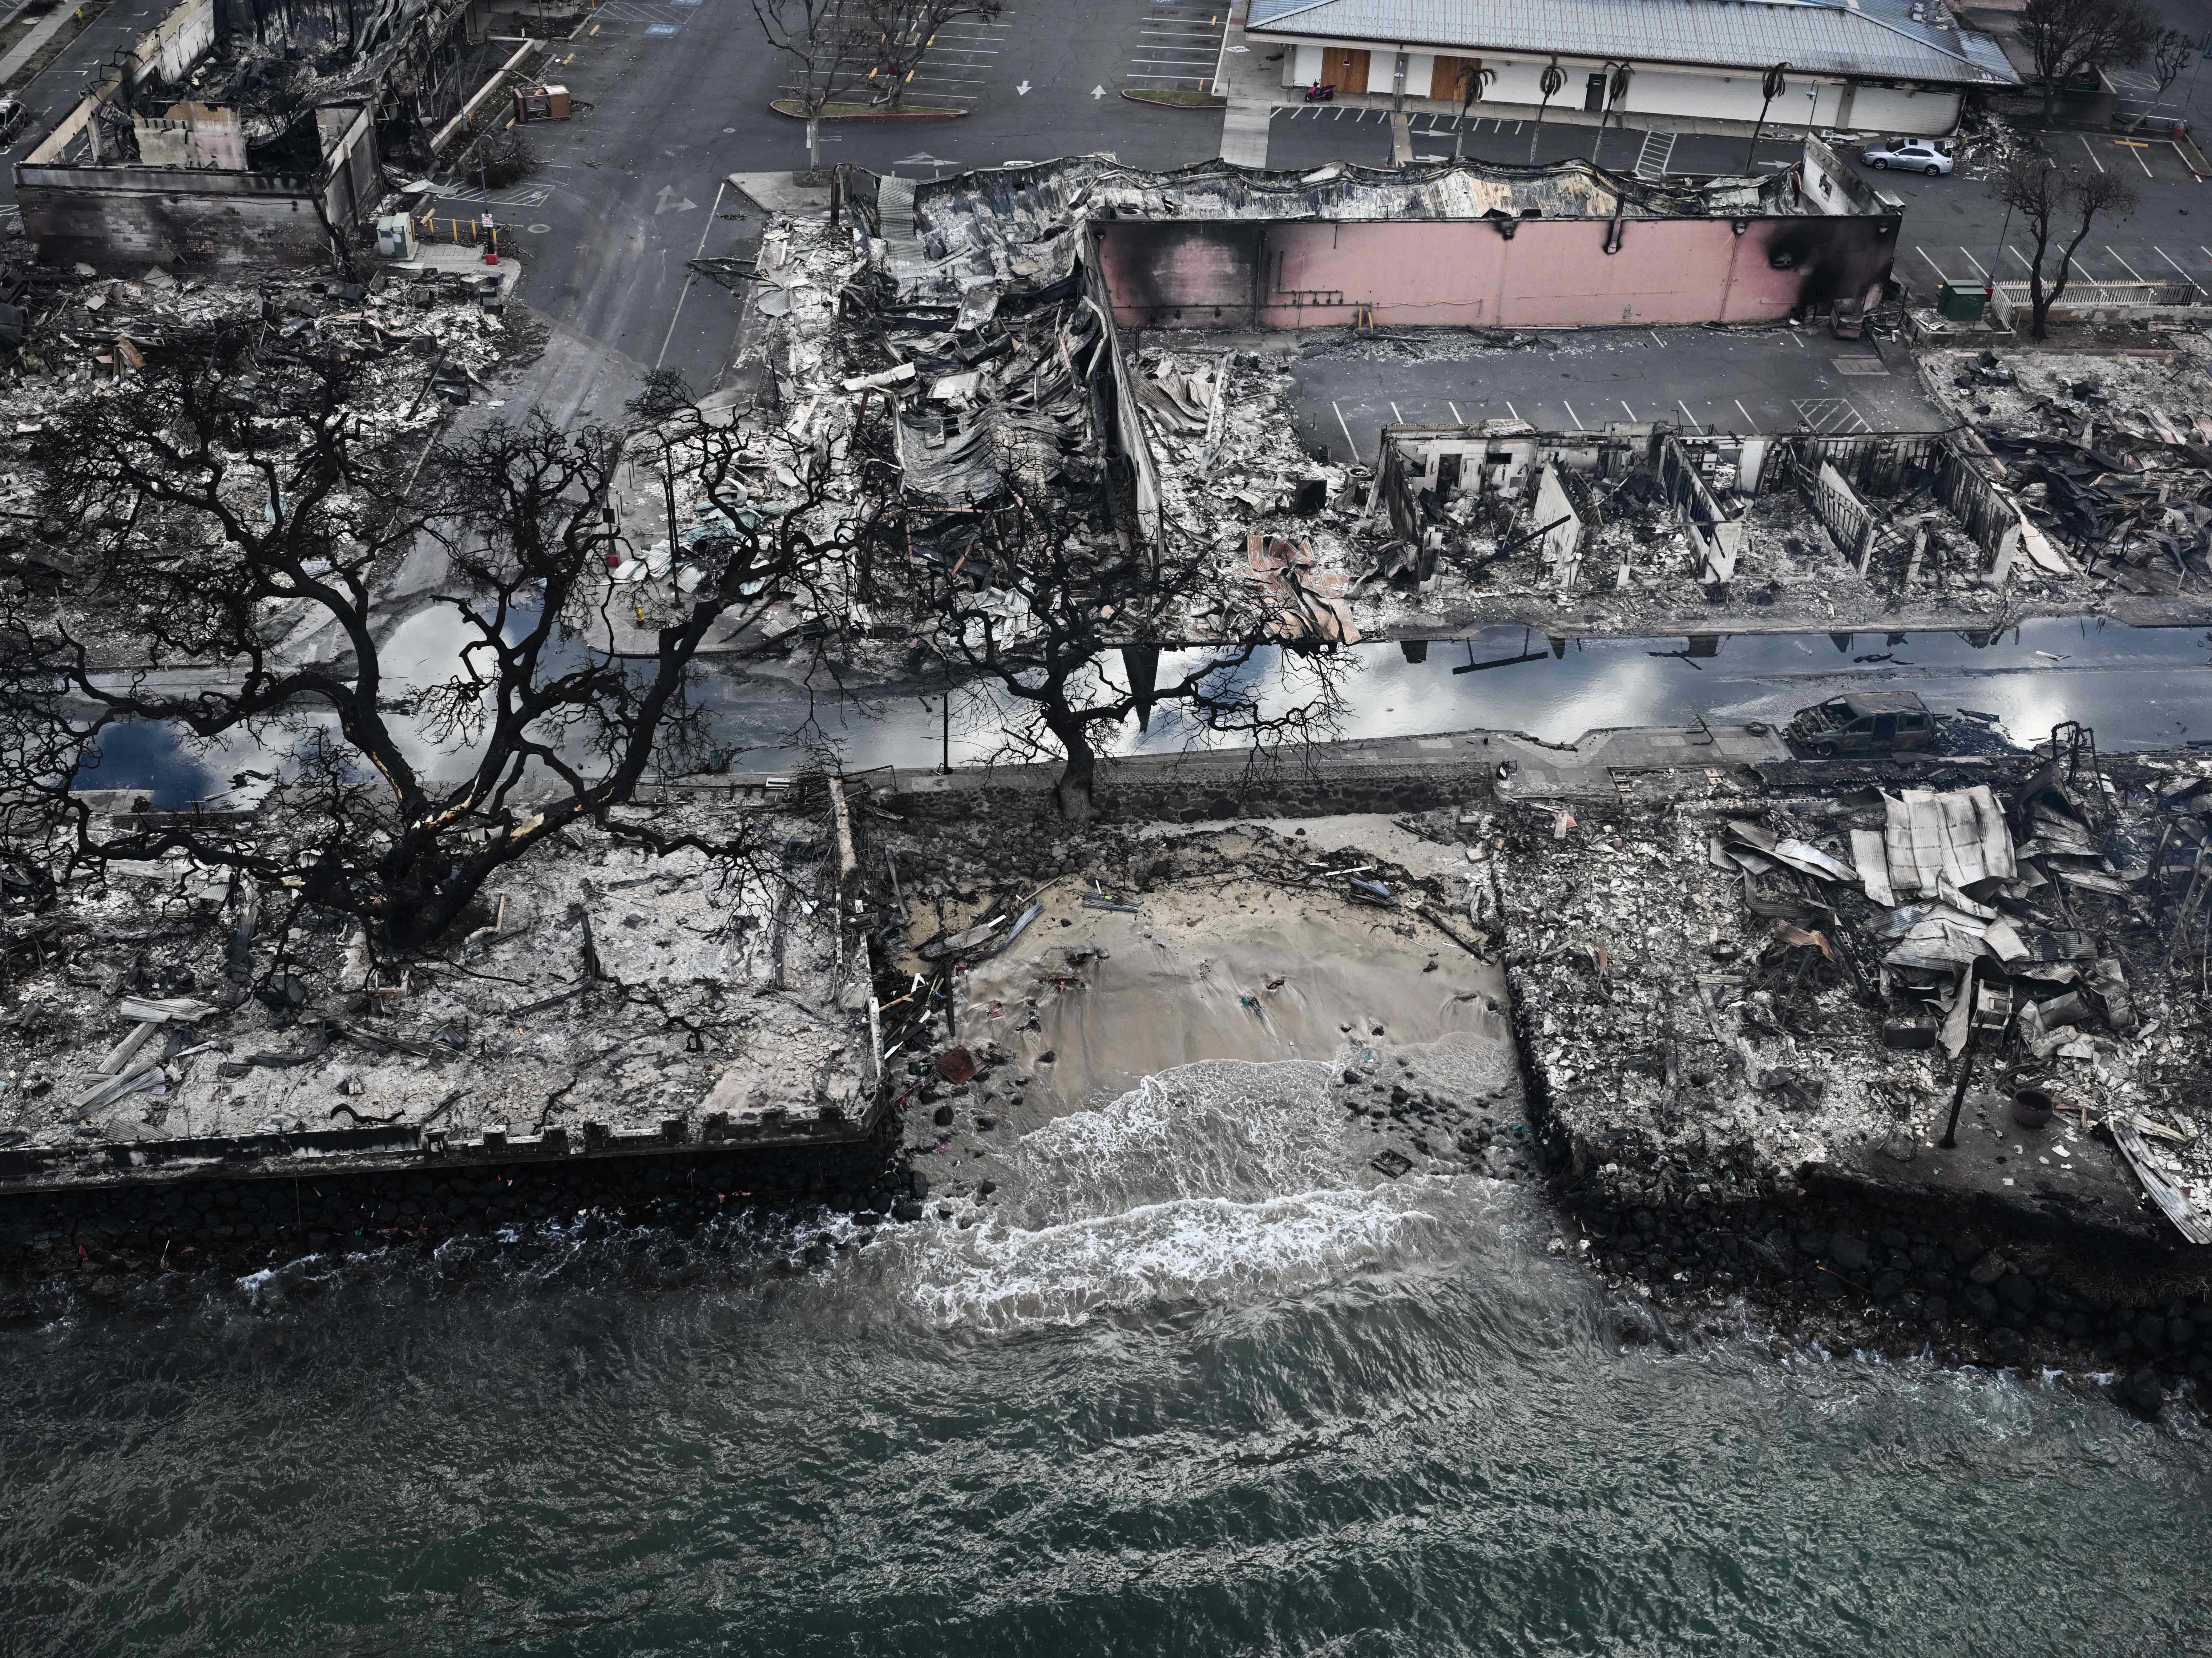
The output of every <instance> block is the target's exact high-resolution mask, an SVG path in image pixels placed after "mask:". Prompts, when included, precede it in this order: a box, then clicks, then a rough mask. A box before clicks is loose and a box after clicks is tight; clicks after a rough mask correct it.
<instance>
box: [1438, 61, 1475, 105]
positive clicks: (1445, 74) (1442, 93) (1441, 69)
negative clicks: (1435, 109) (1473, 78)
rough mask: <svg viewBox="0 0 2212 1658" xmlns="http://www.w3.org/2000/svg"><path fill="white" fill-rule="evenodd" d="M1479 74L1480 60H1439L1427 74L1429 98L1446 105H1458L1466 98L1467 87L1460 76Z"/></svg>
mask: <svg viewBox="0 0 2212 1658" xmlns="http://www.w3.org/2000/svg"><path fill="white" fill-rule="evenodd" d="M1481 73H1482V59H1481V58H1437V66H1436V68H1435V69H1434V70H1431V71H1430V74H1429V96H1430V97H1431V98H1440V99H1442V100H1443V101H1444V102H1445V103H1448V104H1456V103H1459V102H1461V101H1462V100H1464V99H1465V98H1466V96H1467V85H1466V83H1465V82H1463V81H1462V79H1461V76H1463V75H1480V74H1481Z"/></svg>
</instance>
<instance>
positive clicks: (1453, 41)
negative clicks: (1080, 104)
mask: <svg viewBox="0 0 2212 1658" xmlns="http://www.w3.org/2000/svg"><path fill="white" fill-rule="evenodd" d="M1244 44H1245V45H1246V46H1249V49H1250V50H1251V51H1253V52H1268V53H1272V52H1273V50H1274V49H1275V48H1276V47H1278V46H1279V47H1280V48H1281V49H1282V71H1281V84H1282V85H1283V86H1284V87H1285V88H1302V87H1307V86H1311V85H1314V84H1315V83H1316V82H1320V83H1323V84H1327V85H1329V86H1332V87H1334V88H1336V89H1337V91H1338V92H1339V94H1344V95H1346V96H1348V97H1352V98H1358V97H1360V96H1362V95H1363V94H1364V95H1368V96H1374V95H1380V96H1383V97H1387V98H1389V100H1391V102H1392V104H1393V106H1396V107H1403V108H1405V109H1407V110H1413V111H1431V112H1443V111H1447V110H1449V111H1456V110H1457V109H1458V108H1459V107H1460V104H1461V93H1460V88H1461V86H1462V84H1463V82H1464V79H1465V76H1466V75H1467V74H1468V72H1469V71H1473V70H1481V71H1486V72H1487V76H1486V79H1485V81H1484V82H1483V88H1482V99H1481V105H1480V107H1481V109H1482V112H1484V113H1485V114H1488V115H1498V114H1504V115H1507V116H1513V115H1522V114H1533V113H1534V112H1535V111H1536V110H1537V108H1538V107H1539V106H1540V105H1541V104H1542V103H1543V101H1544V94H1543V91H1542V88H1541V77H1542V76H1543V72H1544V70H1545V68H1546V67H1547V65H1549V64H1557V65H1558V66H1559V71H1560V75H1561V77H1562V80H1563V82H1564V84H1563V85H1562V86H1561V87H1560V89H1559V92H1558V94H1556V95H1555V96H1554V97H1553V99H1552V100H1550V104H1549V108H1548V110H1547V118H1554V117H1556V118H1563V119H1565V120H1570V121H1571V120H1576V119H1580V120H1583V121H1589V120H1594V119H1597V118H1601V117H1602V116H1604V115H1607V114H1608V113H1617V114H1618V115H1619V116H1620V118H1625V119H1626V120H1629V121H1632V122H1637V123H1642V124H1647V125H1649V124H1653V123H1656V124H1658V125H1671V126H1682V127H1692V128H1694V129H1696V130H1706V131H1732V130H1737V129H1740V128H1747V127H1749V126H1750V125H1751V124H1752V123H1753V122H1754V121H1756V120H1758V119H1759V117H1760V106H1761V104H1762V102H1763V101H1764V100H1765V93H1764V89H1763V85H1762V83H1763V82H1764V80H1765V74H1766V71H1767V70H1769V69H1771V68H1772V67H1774V66H1776V65H1778V64H1781V65H1786V68H1784V79H1785V81H1786V82H1787V83H1788V89H1787V91H1786V92H1784V94H1783V95H1782V96H1781V97H1779V98H1778V99H1776V100H1773V103H1772V105H1771V106H1770V107H1768V108H1767V109H1766V111H1765V119H1766V121H1767V123H1768V124H1769V125H1778V126H1794V127H1800V128H1802V127H1808V126H1811V127H1818V128H1821V129H1825V130H1829V131H1834V130H1838V129H1842V130H1846V131H1877V132H1885V133H1899V134H1905V133H1911V134H1920V135H1926V136H1940V135H1942V134H1945V133H1949V132H1952V131H1955V130H1956V129H1957V127H1958V125H1959V117H1960V110H1961V108H1962V107H1963V106H1964V104H1965V100H1966V96H1967V94H1970V93H1972V92H1975V91H1978V90H1996V89H1998V88H2007V87H2015V86H2017V85H2019V84H2020V76H2019V75H2018V73H2017V72H2016V71H2015V70H2014V69H2013V68H2012V66H2011V65H2010V64H2008V63H2007V62H2006V60H2005V56H2004V53H2003V52H2002V50H2001V49H2000V48H1999V46H1998V45H1997V43H1996V41H1995V40H1994V39H1990V37H1989V36H1987V35H1985V34H1980V33H1974V32H1972V31H1970V30H1966V29H1964V28H1962V27H1960V24H1959V22H1958V21H1957V19H1956V18H1955V17H1954V15H1953V14H1952V13H1951V12H1950V11H1949V10H1948V9H1946V7H1945V6H1944V5H1943V4H1942V3H1941V0H1925V3H1922V0H1249V9H1248V10H1247V13H1246V16H1245V19H1244ZM1623 66H1625V67H1626V69H1627V70H1628V71H1629V74H1628V80H1627V86H1626V91H1625V92H1624V93H1623V94H1621V95H1620V100H1619V101H1618V102H1617V103H1616V102H1614V101H1613V99H1612V95H1611V94H1612V88H1613V70H1615V69H1617V68H1620V67H1623ZM1401 100H1402V101H1401Z"/></svg>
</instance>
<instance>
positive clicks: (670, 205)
mask: <svg viewBox="0 0 2212 1658" xmlns="http://www.w3.org/2000/svg"><path fill="white" fill-rule="evenodd" d="M675 194H676V192H675V191H673V190H671V188H670V187H669V186H668V185H661V187H660V195H659V197H658V200H659V203H660V204H659V206H658V207H656V208H654V209H653V217H654V218H656V219H657V218H659V216H661V215H662V214H664V213H688V212H690V210H692V209H693V208H696V207H697V206H698V205H699V203H696V202H695V201H693V200H692V199H691V198H690V197H689V196H685V197H681V198H680V199H678V200H676V201H672V202H671V201H670V200H669V199H668V198H669V197H671V196H673V195H675Z"/></svg>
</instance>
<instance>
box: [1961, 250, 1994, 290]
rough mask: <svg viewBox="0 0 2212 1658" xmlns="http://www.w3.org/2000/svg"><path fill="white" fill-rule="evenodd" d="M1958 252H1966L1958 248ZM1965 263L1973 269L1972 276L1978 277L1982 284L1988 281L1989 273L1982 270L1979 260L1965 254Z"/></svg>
mask: <svg viewBox="0 0 2212 1658" xmlns="http://www.w3.org/2000/svg"><path fill="white" fill-rule="evenodd" d="M1959 252H1961V253H1966V249H1965V248H1963V247H1962V248H1960V250H1959ZM1966 263H1967V264H1970V265H1972V266H1973V267H1974V274H1975V275H1976V276H1979V277H1980V278H1981V279H1982V280H1983V281H1984V282H1987V281H1989V279H1990V273H1989V272H1988V271H1986V270H1983V269H1982V262H1981V261H1980V260H1979V259H1978V258H1975V257H1974V256H1973V255H1972V254H1971V253H1966Z"/></svg>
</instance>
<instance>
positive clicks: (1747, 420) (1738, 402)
mask: <svg viewBox="0 0 2212 1658" xmlns="http://www.w3.org/2000/svg"><path fill="white" fill-rule="evenodd" d="M1729 402H1730V403H1732V404H1735V408H1736V412H1737V413H1738V414H1740V415H1741V416H1743V423H1744V426H1745V428H1746V429H1747V430H1749V431H1753V432H1756V431H1757V430H1759V422H1757V421H1755V420H1753V418H1752V417H1751V410H1748V409H1747V408H1745V407H1744V406H1743V399H1742V398H1729Z"/></svg>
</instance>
